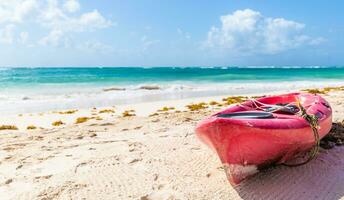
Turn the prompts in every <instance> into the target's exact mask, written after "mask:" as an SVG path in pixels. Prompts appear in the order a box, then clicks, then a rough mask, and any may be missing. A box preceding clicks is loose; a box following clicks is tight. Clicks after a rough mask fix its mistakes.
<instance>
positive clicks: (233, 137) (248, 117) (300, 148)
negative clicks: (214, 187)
mask: <svg viewBox="0 0 344 200" xmlns="http://www.w3.org/2000/svg"><path fill="white" fill-rule="evenodd" d="M299 105H301V106H302V107H303V108H304V111H306V113H307V114H308V115H313V116H316V117H317V119H318V121H317V124H318V127H316V129H317V132H318V136H319V137H320V138H323V137H324V136H325V135H326V134H328V132H329V131H330V129H331V126H332V110H331V107H330V105H329V104H328V102H327V101H326V100H324V99H323V98H322V97H321V96H319V95H314V94H308V93H291V94H284V95H278V96H269V97H263V98H259V99H256V100H253V99H252V100H249V101H246V102H244V103H242V104H239V105H234V106H231V107H229V108H228V109H226V110H224V111H221V112H219V113H216V114H214V115H212V116H210V117H209V118H207V119H205V120H203V121H202V122H200V123H199V124H198V126H197V127H196V134H197V135H198V136H199V138H200V139H201V140H202V141H203V142H204V143H206V144H207V145H209V146H210V147H211V148H212V149H213V150H215V151H216V152H217V154H218V155H219V157H220V159H221V161H222V163H223V165H224V168H225V171H226V174H227V178H228V180H229V182H230V183H231V184H238V183H240V182H241V181H242V180H243V179H245V178H247V177H249V176H251V175H253V174H255V173H257V172H259V170H260V169H262V168H264V167H266V166H269V165H271V164H284V163H287V161H289V160H292V159H293V158H295V156H296V155H299V154H300V153H302V152H307V151H309V150H310V149H311V148H312V147H313V146H314V144H315V137H314V133H313V130H312V128H311V126H310V123H309V122H308V121H307V120H306V119H305V118H304V117H302V116H300V115H299V113H300V110H301V106H299Z"/></svg>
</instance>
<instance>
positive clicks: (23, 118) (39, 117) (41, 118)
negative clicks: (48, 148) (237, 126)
mask: <svg viewBox="0 0 344 200" xmlns="http://www.w3.org/2000/svg"><path fill="white" fill-rule="evenodd" d="M288 92H297V91H284V92H280V91H278V92H270V93H269V92H268V93H264V94H265V95H274V94H279V93H288ZM259 94H261V93H253V94H252V93H251V94H243V95H240V96H247V97H252V96H259ZM232 96H233V97H235V95H218V96H206V97H192V98H185V99H178V100H164V101H160V100H157V101H150V102H142V103H132V104H123V105H118V106H108V107H92V108H87V109H67V110H54V111H46V112H33V113H20V114H12V115H5V116H0V126H1V125H8V126H16V127H17V128H18V129H19V130H26V129H27V128H28V127H29V126H35V127H36V128H37V129H40V128H42V129H50V128H57V127H64V126H68V125H72V124H75V122H76V120H77V119H78V118H82V117H88V118H92V117H95V118H96V117H101V118H102V119H109V118H112V117H121V116H122V114H123V112H125V111H130V110H134V111H135V112H133V114H135V115H136V116H139V117H148V116H149V115H152V114H154V113H157V112H159V110H160V109H163V108H164V107H168V108H170V107H173V108H174V109H173V110H170V111H169V112H175V111H187V110H188V108H187V107H186V106H187V105H190V104H197V103H200V102H206V103H209V102H211V101H216V102H222V99H224V98H227V97H232ZM219 108H221V109H223V108H224V106H222V107H219ZM104 111H105V112H104ZM106 111H108V112H106ZM99 112H102V113H99ZM57 121H62V122H63V124H61V125H59V126H55V127H54V126H53V125H52V123H54V122H57ZM0 134H1V130H0Z"/></svg>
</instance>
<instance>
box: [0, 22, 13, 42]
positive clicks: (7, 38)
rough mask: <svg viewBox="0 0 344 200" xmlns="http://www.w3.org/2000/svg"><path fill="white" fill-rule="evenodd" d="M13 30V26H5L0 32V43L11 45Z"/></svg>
mask: <svg viewBox="0 0 344 200" xmlns="http://www.w3.org/2000/svg"><path fill="white" fill-rule="evenodd" d="M14 28H15V26H14V25H13V24H9V25H6V26H5V27H4V28H3V29H1V30H0V43H2V44H12V43H13V40H14Z"/></svg>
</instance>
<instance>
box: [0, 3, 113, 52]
mask: <svg viewBox="0 0 344 200" xmlns="http://www.w3.org/2000/svg"><path fill="white" fill-rule="evenodd" d="M80 8H81V5H80V3H79V1H78V0H44V1H42V0H11V1H10V0H8V1H7V0H0V29H1V26H2V27H3V28H2V29H1V42H2V43H7V44H10V43H13V42H14V41H16V42H18V43H21V44H24V43H26V42H27V40H28V35H29V33H28V31H27V30H25V29H21V25H22V24H24V22H25V24H26V25H27V24H28V23H30V26H31V27H39V28H45V29H47V34H46V35H45V36H43V37H42V38H41V39H39V40H38V43H39V44H41V45H52V46H61V45H65V46H66V44H67V43H68V41H69V40H71V38H73V37H72V34H73V33H74V34H75V33H81V32H92V31H96V30H98V29H103V28H107V27H110V26H111V25H113V23H112V22H111V21H110V20H108V19H106V18H105V17H104V16H103V15H102V14H101V13H100V12H99V11H98V10H93V11H89V12H81V13H79V11H80ZM77 12H78V13H79V14H76V13H77ZM29 19H32V20H29ZM12 25H13V26H12ZM14 26H16V27H17V28H16V29H18V30H19V31H20V32H19V33H17V34H15V33H14V29H13V27H14ZM22 27H25V26H24V25H23V26H22ZM15 35H16V36H17V37H18V38H13V37H14V36H15Z"/></svg>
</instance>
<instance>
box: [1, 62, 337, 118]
mask: <svg viewBox="0 0 344 200" xmlns="http://www.w3.org/2000/svg"><path fill="white" fill-rule="evenodd" d="M337 85H344V68H341V67H330V66H329V67H319V66H314V67H298V66H293V67H271V66H267V67H202V68H201V67H184V68H176V67H156V68H139V67H120V68H119V67H118V68H0V112H1V113H3V114H17V113H25V112H40V111H46V110H54V109H67V108H68V109H69V108H87V107H92V106H112V105H117V104H126V103H137V102H145V101H155V100H165V99H181V98H187V97H201V96H211V95H240V94H253V93H264V92H272V91H293V90H297V89H300V88H309V87H324V86H337Z"/></svg>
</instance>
